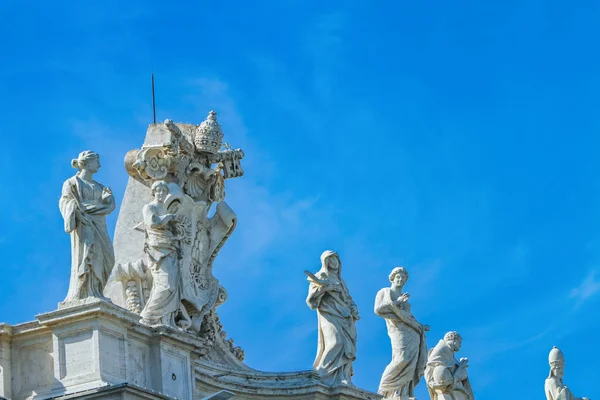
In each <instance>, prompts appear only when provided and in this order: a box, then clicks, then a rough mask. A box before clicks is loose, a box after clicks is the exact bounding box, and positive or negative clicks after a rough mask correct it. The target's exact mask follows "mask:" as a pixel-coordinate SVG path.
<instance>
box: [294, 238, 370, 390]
mask: <svg viewBox="0 0 600 400" xmlns="http://www.w3.org/2000/svg"><path fill="white" fill-rule="evenodd" d="M305 273H306V274H307V275H308V280H309V281H310V287H309V289H308V297H307V299H306V303H307V304H308V306H309V307H310V308H311V309H313V310H317V316H318V321H319V328H318V331H319V332H318V334H319V341H318V346H317V356H316V358H315V362H314V364H313V368H314V369H315V371H317V372H318V373H319V375H320V376H321V380H322V381H323V382H324V383H325V384H327V385H331V386H337V385H340V384H344V385H349V384H350V383H351V379H352V375H353V371H352V362H353V361H354V360H355V359H356V326H355V324H356V321H357V320H358V319H359V316H358V309H357V308H356V304H355V303H354V301H353V300H352V297H351V296H350V292H349V291H348V288H347V287H346V283H345V282H344V280H343V279H342V276H341V273H342V263H341V262H340V258H339V256H338V254H337V253H336V252H333V251H331V250H327V251H325V252H324V253H323V254H321V269H320V270H319V272H317V273H316V274H315V275H313V274H311V273H310V272H308V271H305Z"/></svg>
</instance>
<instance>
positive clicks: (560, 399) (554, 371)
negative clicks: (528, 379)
mask: <svg viewBox="0 0 600 400" xmlns="http://www.w3.org/2000/svg"><path fill="white" fill-rule="evenodd" d="M548 363H549V364H550V375H549V376H548V379H546V383H545V385H544V391H545V392H546V399H547V400H589V399H588V398H587V397H575V396H574V395H573V393H571V390H570V389H569V388H568V387H567V386H566V385H565V384H564V383H563V377H564V375H565V356H564V355H563V352H562V351H560V350H559V349H558V348H557V347H556V346H555V347H553V348H552V350H550V354H549V356H548Z"/></svg>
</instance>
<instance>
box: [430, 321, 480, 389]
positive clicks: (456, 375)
mask: <svg viewBox="0 0 600 400" xmlns="http://www.w3.org/2000/svg"><path fill="white" fill-rule="evenodd" d="M461 345H462V338H461V336H460V335H459V334H458V333H456V332H448V333H446V334H445V335H444V339H443V340H440V341H439V342H438V344H437V345H436V346H435V347H434V348H433V349H431V350H430V351H429V356H428V358H427V367H426V368H425V381H426V382H427V389H429V396H430V397H431V400H473V399H474V398H475V397H474V396H473V390H472V389H471V383H470V382H469V377H468V375H467V367H468V366H469V361H468V360H467V359H466V358H461V359H460V360H457V359H456V357H455V356H454V353H455V352H457V351H458V350H460V347H461Z"/></svg>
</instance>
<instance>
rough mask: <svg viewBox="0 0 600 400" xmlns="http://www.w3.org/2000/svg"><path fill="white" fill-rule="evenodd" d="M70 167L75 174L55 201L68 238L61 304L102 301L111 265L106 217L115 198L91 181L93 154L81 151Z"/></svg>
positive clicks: (95, 169)
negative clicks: (68, 254) (68, 268)
mask: <svg viewBox="0 0 600 400" xmlns="http://www.w3.org/2000/svg"><path fill="white" fill-rule="evenodd" d="M71 165H72V166H73V168H77V169H78V170H79V171H78V172H77V174H75V176H73V177H71V178H69V179H67V180H66V181H65V183H64V184H63V188H62V195H61V197H60V200H59V208H60V212H61V214H62V216H63V218H64V221H65V225H64V226H65V232H67V233H69V234H70V235H71V279H70V282H69V291H68V293H67V297H66V298H65V300H64V302H63V303H69V302H71V301H74V300H80V299H85V298H88V297H96V298H101V299H104V300H106V298H105V297H104V295H103V291H104V287H105V286H106V282H107V281H108V278H109V276H110V273H111V271H112V269H113V267H114V264H115V255H114V250H113V245H112V242H111V240H110V237H109V236H108V230H107V229H106V216H107V215H108V214H110V213H111V212H113V210H114V209H115V199H114V197H113V195H112V191H111V190H110V188H108V187H104V186H102V185H101V184H100V183H98V182H96V181H95V180H93V179H92V175H93V174H94V173H96V172H98V169H99V168H100V158H99V156H98V154H97V153H94V152H93V151H89V150H86V151H83V152H81V153H80V154H79V157H78V158H77V159H75V160H73V161H72V163H71Z"/></svg>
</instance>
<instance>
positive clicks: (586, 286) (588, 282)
mask: <svg viewBox="0 0 600 400" xmlns="http://www.w3.org/2000/svg"><path fill="white" fill-rule="evenodd" d="M596 274H597V270H596V269H595V268H594V269H592V270H591V271H590V272H589V273H588V275H587V276H586V277H585V279H584V280H583V282H581V284H580V285H579V286H577V287H574V288H573V289H571V292H570V294H569V297H571V298H572V299H575V301H576V304H575V307H576V308H578V307H580V306H582V305H583V304H584V303H585V302H586V301H587V300H589V299H591V298H592V297H593V296H595V295H596V293H598V292H600V279H599V278H597V277H596Z"/></svg>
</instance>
